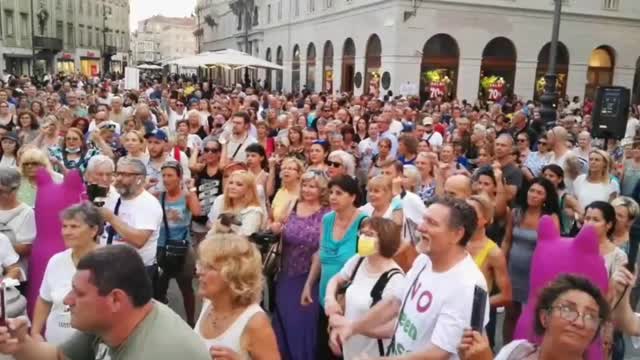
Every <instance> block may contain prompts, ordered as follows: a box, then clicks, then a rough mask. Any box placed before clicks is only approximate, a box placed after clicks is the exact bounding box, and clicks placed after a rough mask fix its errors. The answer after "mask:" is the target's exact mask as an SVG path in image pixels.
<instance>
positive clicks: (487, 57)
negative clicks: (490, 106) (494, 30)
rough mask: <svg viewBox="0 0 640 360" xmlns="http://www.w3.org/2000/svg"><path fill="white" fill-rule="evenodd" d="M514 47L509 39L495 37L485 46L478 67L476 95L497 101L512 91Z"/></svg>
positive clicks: (513, 81) (515, 56) (514, 74)
mask: <svg viewBox="0 0 640 360" xmlns="http://www.w3.org/2000/svg"><path fill="white" fill-rule="evenodd" d="M516 59H517V55H516V47H515V46H514V45H513V43H512V42H511V40H509V39H507V38H504V37H497V38H495V39H493V40H491V41H489V43H488V44H487V46H485V48H484V51H483V52H482V65H481V67H480V88H479V94H478V96H479V97H480V98H482V99H485V100H489V101H498V100H500V99H501V98H502V97H503V96H505V95H510V94H512V93H513V84H514V83H515V79H516Z"/></svg>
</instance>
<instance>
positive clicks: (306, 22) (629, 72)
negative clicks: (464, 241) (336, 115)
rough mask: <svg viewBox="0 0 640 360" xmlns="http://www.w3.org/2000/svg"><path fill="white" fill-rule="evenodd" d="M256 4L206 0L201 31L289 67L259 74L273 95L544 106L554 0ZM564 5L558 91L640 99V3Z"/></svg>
mask: <svg viewBox="0 0 640 360" xmlns="http://www.w3.org/2000/svg"><path fill="white" fill-rule="evenodd" d="M248 1H251V0H201V1H200V3H202V4H206V5H208V7H207V9H208V11H209V15H210V16H211V17H212V18H213V19H214V20H215V21H214V23H213V24H208V23H206V22H205V23H204V24H203V25H202V26H201V27H202V47H203V49H202V50H203V51H204V50H219V49H222V48H235V49H240V50H245V49H247V48H246V45H245V44H246V42H247V41H248V42H249V44H250V46H249V47H248V50H249V51H250V52H252V53H253V55H255V56H259V57H262V58H264V59H267V60H270V61H273V62H276V63H278V64H282V65H284V67H285V70H284V71H270V72H264V71H262V72H260V73H259V75H260V78H261V80H266V81H267V83H268V84H269V86H270V87H271V88H274V89H282V90H284V91H290V90H299V89H301V88H303V87H305V86H306V87H307V88H310V89H313V90H315V91H320V90H325V91H327V90H328V91H331V92H336V91H347V92H353V93H355V94H362V93H369V92H371V91H379V92H382V93H386V92H387V91H388V90H391V91H393V92H394V93H395V94H397V93H402V94H408V95H420V96H421V97H422V98H423V99H427V98H430V97H434V96H439V95H442V96H445V97H457V98H460V99H468V100H474V99H476V98H478V97H482V98H486V99H494V98H496V97H499V96H501V95H503V94H505V93H515V94H517V95H518V96H520V97H521V98H523V99H532V98H537V97H538V96H539V94H540V92H541V89H542V87H543V85H544V80H543V78H542V75H544V73H545V72H546V71H547V61H548V57H549V41H550V38H551V29H552V23H553V8H554V0H536V1H530V0H287V1H285V0H254V1H253V4H251V5H252V6H253V7H254V9H253V11H251V12H249V11H244V12H241V11H237V3H238V2H243V3H244V2H248ZM561 1H563V12H562V22H561V26H560V41H561V44H559V48H558V74H559V79H560V81H559V86H558V90H559V91H560V92H561V93H562V94H566V95H569V96H580V97H583V96H585V95H587V96H592V95H593V94H594V90H595V88H596V87H597V86H600V85H612V84H613V85H620V86H625V87H628V88H634V87H635V91H634V93H636V94H637V93H638V92H640V79H639V78H638V73H639V71H640V32H639V31H638V30H640V1H636V0H561ZM231 9H233V10H231ZM242 16H244V17H245V19H244V20H243V19H242ZM246 16H250V17H251V21H249V22H248V23H250V24H251V25H250V26H249V29H247V26H246V24H247V21H246V20H247V19H246ZM634 85H635V86H634ZM636 98H637V96H636Z"/></svg>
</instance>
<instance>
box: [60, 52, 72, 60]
mask: <svg viewBox="0 0 640 360" xmlns="http://www.w3.org/2000/svg"><path fill="white" fill-rule="evenodd" d="M62 59H63V60H73V54H69V53H64V54H62Z"/></svg>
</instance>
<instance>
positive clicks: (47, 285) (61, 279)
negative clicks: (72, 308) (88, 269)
mask: <svg viewBox="0 0 640 360" xmlns="http://www.w3.org/2000/svg"><path fill="white" fill-rule="evenodd" d="M75 272H76V266H75V265H74V264H73V260H72V258H71V249H67V250H64V251H62V252H59V253H57V254H55V255H53V256H52V257H51V259H50V260H49V263H48V264H47V269H46V270H45V272H44V277H43V278H42V284H41V285H40V298H42V300H44V301H46V302H48V303H50V304H51V312H49V316H48V317H47V329H46V331H45V333H44V336H45V339H47V342H49V343H52V344H54V345H59V344H62V343H63V342H65V341H67V340H68V339H69V338H70V337H71V336H72V335H73V334H74V333H75V332H76V330H75V329H74V328H72V327H71V313H70V312H69V310H67V309H66V306H65V305H64V303H63V301H64V298H65V296H67V294H68V293H69V291H71V279H72V278H73V274H75Z"/></svg>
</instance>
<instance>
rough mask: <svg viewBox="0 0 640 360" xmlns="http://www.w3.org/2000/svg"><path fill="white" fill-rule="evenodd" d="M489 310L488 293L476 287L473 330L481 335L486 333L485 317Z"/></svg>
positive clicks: (472, 315)
mask: <svg viewBox="0 0 640 360" xmlns="http://www.w3.org/2000/svg"><path fill="white" fill-rule="evenodd" d="M486 310H487V292H486V291H485V290H484V289H483V288H481V287H480V286H478V285H476V286H475V288H474V290H473V306H472V307H471V328H472V329H473V330H475V331H477V332H479V333H480V334H482V333H484V315H485V312H486Z"/></svg>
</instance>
